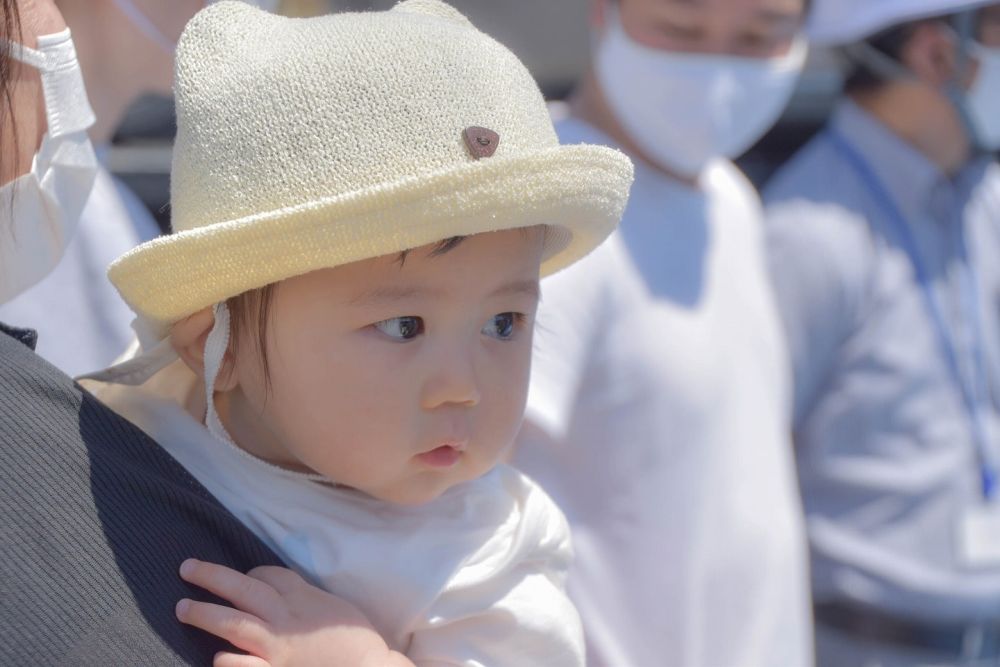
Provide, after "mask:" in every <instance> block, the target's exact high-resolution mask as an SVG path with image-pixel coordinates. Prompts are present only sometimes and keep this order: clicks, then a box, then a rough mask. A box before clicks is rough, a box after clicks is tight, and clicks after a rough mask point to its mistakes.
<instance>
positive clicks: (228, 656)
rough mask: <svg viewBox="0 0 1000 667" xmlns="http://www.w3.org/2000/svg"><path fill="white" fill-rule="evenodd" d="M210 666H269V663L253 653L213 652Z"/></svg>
mask: <svg viewBox="0 0 1000 667" xmlns="http://www.w3.org/2000/svg"><path fill="white" fill-rule="evenodd" d="M212 667H271V663H269V662H268V661H267V660H261V659H260V658H258V657H257V656H255V655H241V654H239V653H223V652H219V653H216V654H215V659H214V660H213V661H212Z"/></svg>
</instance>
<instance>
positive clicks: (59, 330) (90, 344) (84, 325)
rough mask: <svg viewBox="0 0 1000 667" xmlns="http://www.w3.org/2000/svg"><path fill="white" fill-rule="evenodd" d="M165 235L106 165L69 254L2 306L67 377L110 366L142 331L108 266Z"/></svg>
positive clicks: (1, 312)
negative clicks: (34, 333)
mask: <svg viewBox="0 0 1000 667" xmlns="http://www.w3.org/2000/svg"><path fill="white" fill-rule="evenodd" d="M157 234H159V229H158V227H157V225H156V221H155V220H153V217H152V216H151V215H150V213H149V211H148V210H146V207H145V206H144V205H143V203H142V202H141V201H139V199H138V197H136V196H135V194H134V193H133V192H132V191H131V190H129V189H128V187H127V186H125V184H124V183H122V182H121V181H119V180H118V179H116V178H115V177H114V176H112V175H111V173H110V172H109V171H108V170H107V169H105V168H104V167H103V166H102V167H100V168H99V169H98V172H97V179H96V180H95V181H94V189H93V191H91V193H90V198H89V199H88V200H87V204H86V206H84V209H83V213H82V214H81V215H80V222H79V225H78V226H77V229H76V232H75V233H74V235H73V238H72V239H71V240H70V242H69V245H68V246H67V247H66V253H65V255H64V256H63V258H62V259H61V260H60V261H59V264H58V265H56V267H55V269H53V271H52V272H51V273H49V274H48V275H47V276H46V277H45V278H44V279H43V280H42V281H41V282H39V283H38V284H37V285H34V286H33V287H31V288H30V289H29V290H27V291H26V292H23V293H22V294H19V295H18V296H17V297H16V298H14V299H12V300H11V301H8V302H7V303H5V304H2V305H0V321H3V322H7V323H9V324H12V325H15V326H22V327H31V328H32V329H36V330H37V331H38V347H37V349H36V351H37V352H38V354H39V355H41V356H42V357H44V358H45V359H46V360H47V361H49V362H51V363H52V364H53V365H55V366H57V367H58V368H60V369H61V370H62V371H63V372H65V373H66V374H67V375H70V376H75V375H80V374H82V373H84V372H87V371H94V370H97V369H99V368H104V367H106V366H108V365H110V364H111V362H112V361H114V360H115V359H116V358H117V357H118V356H119V355H121V354H122V353H123V352H124V351H125V349H126V348H127V347H128V345H129V343H130V342H131V341H132V338H133V337H134V335H135V334H134V333H133V331H132V329H131V326H130V325H131V322H132V318H133V317H134V314H133V313H132V311H131V310H130V309H129V307H128V306H127V305H125V302H124V301H123V300H122V298H121V297H120V296H119V295H118V292H117V291H116V290H115V288H114V286H113V285H112V284H111V281H110V280H108V277H107V270H108V265H109V264H111V262H112V261H113V260H115V259H117V258H118V256H119V255H121V254H123V253H125V252H126V251H128V250H131V249H132V248H134V247H135V246H137V245H138V244H140V243H142V242H144V241H148V240H150V239H152V238H154V237H156V236H157Z"/></svg>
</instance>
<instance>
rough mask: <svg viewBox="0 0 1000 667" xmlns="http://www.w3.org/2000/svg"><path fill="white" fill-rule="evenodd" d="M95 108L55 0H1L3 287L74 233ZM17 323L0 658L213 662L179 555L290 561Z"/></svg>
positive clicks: (1, 386)
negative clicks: (190, 604)
mask: <svg viewBox="0 0 1000 667" xmlns="http://www.w3.org/2000/svg"><path fill="white" fill-rule="evenodd" d="M93 121H94V114H93V112H92V111H91V107H90V105H89V103H88V100H87V94H86V91H85V88H84V84H83V78H82V74H81V71H80V66H79V64H78V61H77V57H76V51H75V49H74V46H73V41H72V39H71V37H70V31H69V30H68V29H67V28H66V23H65V21H64V20H63V18H62V16H61V14H60V12H59V10H58V8H57V7H56V5H55V4H54V2H53V1H52V0H0V303H2V302H3V301H4V300H6V299H10V298H12V297H15V296H16V295H17V294H18V293H20V292H23V291H24V290H26V289H29V288H30V286H31V285H33V284H35V283H37V282H38V281H39V280H41V279H43V278H44V277H45V275H46V274H47V273H48V272H50V271H52V270H53V268H54V267H56V265H57V264H58V262H59V261H60V259H61V257H62V255H63V252H64V250H65V247H66V244H67V242H68V240H69V239H70V238H72V236H73V234H74V231H75V228H76V226H77V223H78V218H79V216H80V212H81V210H82V209H83V208H84V205H85V202H86V201H87V197H88V196H89V194H90V188H91V187H92V185H93V182H94V178H95V175H96V172H97V169H98V163H97V158H96V156H95V154H94V151H93V148H92V146H91V143H90V140H89V138H88V135H87V129H88V128H89V127H90V126H91V124H92V123H93ZM13 324H15V323H14V322H6V323H5V322H0V590H2V594H0V664H2V665H66V664H73V665H109V664H114V665H124V664H135V665H137V664H177V663H182V662H187V663H192V664H209V662H210V661H211V659H212V656H213V655H214V654H215V653H216V652H217V651H219V650H221V649H222V648H224V647H225V646H226V645H225V644H224V643H223V642H221V641H218V640H215V639H213V638H212V637H210V636H209V635H207V634H205V633H199V632H195V631H192V630H190V629H186V628H184V627H183V626H181V625H180V624H179V623H178V622H177V621H176V620H175V618H174V604H175V603H176V602H177V600H179V599H180V598H182V597H186V596H189V595H190V594H191V593H192V592H195V591H194V590H193V589H191V588H190V587H189V586H187V585H185V584H184V583H183V582H182V581H180V579H179V578H178V577H177V575H176V572H177V568H178V566H179V565H180V563H181V562H182V561H183V560H184V559H185V558H188V557H191V556H196V557H199V558H206V559H212V558H217V559H221V560H222V561H228V562H229V563H230V564H231V566H232V567H234V568H237V569H240V570H246V569H248V568H250V567H254V566H256V565H261V564H276V563H278V562H279V561H278V560H277V558H276V557H275V556H274V555H273V554H272V553H271V552H270V551H269V550H268V549H267V548H266V547H264V546H263V545H262V544H261V543H260V542H259V541H258V540H257V539H256V538H255V537H254V536H253V535H252V533H250V532H249V531H248V530H247V529H246V528H244V527H243V525H242V524H240V523H239V522H238V521H237V520H236V519H235V518H234V517H232V516H231V515H230V514H229V513H228V512H226V511H225V510H224V509H223V508H222V506H221V505H219V503H218V502H217V501H216V500H215V499H214V498H212V497H211V496H210V495H209V494H208V492H207V491H205V490H204V489H203V488H202V487H201V486H200V485H199V484H198V483H197V482H196V481H195V480H194V479H193V478H192V477H190V475H188V474H187V473H186V472H185V471H184V470H183V469H182V468H181V467H180V466H179V465H178V464H177V463H176V461H174V460H173V459H172V458H170V456H169V455H167V454H166V453H165V452H164V451H163V450H162V449H161V448H160V447H157V446H156V445H155V443H153V442H151V441H150V440H149V438H148V437H146V436H145V435H144V434H143V433H142V432H141V431H140V430H139V429H138V428H136V427H135V426H133V425H132V424H130V423H128V422H127V421H125V420H124V419H122V418H121V417H119V416H118V415H116V414H114V413H113V412H111V411H110V410H109V409H107V408H105V407H104V406H103V405H102V404H101V403H99V402H98V401H97V400H96V399H95V398H94V397H93V396H91V395H90V394H88V393H86V392H85V391H83V390H82V389H81V388H80V387H79V386H78V385H76V384H74V383H73V382H72V380H70V378H69V377H67V376H66V375H65V374H63V373H62V372H60V371H59V370H57V369H56V368H55V367H53V366H52V365H50V364H48V363H47V362H46V361H44V360H43V359H41V358H40V357H38V356H37V355H36V354H34V353H33V352H32V347H33V346H34V343H35V340H36V338H37V335H36V333H35V332H34V331H30V330H27V329H19V328H15V327H14V326H13ZM18 324H23V325H30V324H31V322H18ZM63 333H65V332H63ZM197 554H201V555H200V556H198V555H197Z"/></svg>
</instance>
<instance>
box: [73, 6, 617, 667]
mask: <svg viewBox="0 0 1000 667" xmlns="http://www.w3.org/2000/svg"><path fill="white" fill-rule="evenodd" d="M176 89H177V112H178V135H177V143H176V147H175V153H174V164H173V169H172V193H171V199H172V216H173V227H174V233H173V234H172V235H170V236H166V237H163V238H160V239H157V240H155V241H152V242H150V243H147V244H145V245H143V246H140V247H139V248H137V249H135V250H133V251H132V252H130V253H128V254H126V255H124V256H123V257H121V258H120V259H119V260H118V261H116V262H115V263H114V264H113V265H112V267H111V270H110V273H109V275H110V278H111V280H112V282H114V284H115V286H116V287H117V288H118V290H119V291H120V292H121V294H122V295H123V297H124V298H125V300H126V301H127V302H128V303H129V305H130V306H131V307H132V308H133V309H134V310H135V311H136V313H137V314H138V318H137V325H138V326H137V330H138V331H139V332H140V340H141V342H142V346H141V348H140V349H138V350H136V351H135V352H134V353H133V355H132V357H131V358H130V359H129V360H127V361H125V362H123V363H121V364H119V365H118V366H115V367H113V368H111V369H108V370H106V371H103V372H101V373H98V374H95V375H93V376H91V377H92V379H94V380H96V381H98V383H99V384H98V388H97V393H98V395H99V396H100V397H101V398H102V400H104V401H105V402H106V403H107V404H109V405H110V406H111V407H113V408H114V409H116V410H117V411H119V412H120V413H122V414H123V415H125V416H126V417H128V418H130V419H131V420H132V421H133V422H135V423H136V424H138V425H139V426H140V427H141V428H143V429H144V430H145V431H147V432H148V433H149V434H150V435H151V436H152V437H153V438H154V439H155V440H156V441H157V442H158V443H159V445H160V446H162V447H164V448H165V449H166V450H167V451H168V452H169V453H170V454H171V455H172V456H173V457H174V458H176V459H177V461H178V462H179V463H180V464H181V465H182V466H183V467H184V468H186V469H187V470H188V471H190V472H191V474H192V475H193V476H194V477H195V478H196V479H198V480H199V481H200V482H201V483H202V484H203V485H204V487H205V488H206V489H207V490H208V491H209V492H211V494H212V495H213V496H215V498H217V499H218V500H219V501H220V502H221V503H222V504H223V505H224V506H225V507H226V508H227V509H229V510H230V511H231V512H232V513H233V514H234V515H235V516H236V517H238V518H239V519H240V520H241V521H242V522H243V523H245V524H246V525H247V526H248V527H249V528H250V529H251V530H253V531H254V532H255V533H256V534H257V535H258V536H259V537H260V538H261V539H262V540H263V541H264V542H265V543H266V544H267V545H268V546H270V547H271V548H272V549H273V550H274V551H275V552H276V553H277V554H278V555H279V556H281V558H282V559H283V560H284V562H285V563H287V564H288V565H289V566H290V567H291V568H292V569H293V570H294V571H295V572H297V573H298V574H297V575H296V574H293V573H291V572H288V571H284V570H280V569H278V570H276V569H274V568H266V569H264V570H262V571H260V572H257V571H253V572H251V573H250V576H248V575H244V574H241V573H236V572H233V571H231V570H227V569H225V568H222V567H220V566H215V565H212V564H208V563H201V562H197V561H189V562H186V563H185V567H184V569H183V574H184V576H185V578H186V579H188V580H189V581H192V582H194V583H198V584H200V585H202V586H204V587H206V588H208V589H210V590H212V591H213V592H216V593H218V594H219V595H221V596H222V597H224V598H226V599H228V600H229V601H230V602H232V603H233V604H234V605H235V606H236V607H237V608H236V609H233V608H228V607H221V606H217V605H211V604H207V603H201V602H194V601H182V603H181V604H180V605H179V607H178V613H179V616H180V617H181V618H182V620H184V621H186V622H189V623H191V624H193V625H197V626H199V627H201V628H203V629H207V630H209V631H211V632H213V633H215V634H218V635H219V636H222V637H223V638H225V639H228V640H230V641H231V642H233V643H234V644H236V645H237V646H239V647H240V648H243V649H244V650H246V651H248V652H249V653H250V654H252V656H256V657H254V658H252V659H254V660H256V659H263V660H265V661H272V662H277V660H276V659H275V656H274V655H268V653H269V652H270V653H272V654H273V652H274V650H275V649H274V646H276V644H275V643H274V641H273V640H274V637H275V635H276V634H281V633H282V632H283V630H282V628H284V629H285V630H286V631H284V632H285V634H284V635H283V639H282V640H281V641H282V642H284V643H283V644H282V645H283V646H289V645H291V646H293V648H295V649H296V650H297V651H298V652H297V653H296V652H293V654H294V655H296V656H299V657H298V658H297V659H299V660H304V658H302V657H301V656H305V655H309V652H308V651H309V650H310V649H311V648H313V647H315V646H316V645H314V644H309V640H307V639H306V637H307V635H308V636H313V635H310V634H309V633H310V632H313V631H315V632H318V633H320V634H322V632H323V631H324V630H328V631H330V632H333V633H334V634H336V632H335V631H336V629H337V628H338V627H341V626H342V625H343V624H344V623H345V621H344V617H341V616H337V614H335V613H333V612H330V609H336V608H337V607H336V605H337V604H338V600H340V601H343V604H344V605H345V608H349V609H350V610H351V611H350V613H348V617H349V618H355V619H356V620H357V624H358V625H359V626H364V627H371V628H373V629H374V630H375V631H377V633H378V634H379V635H381V637H382V638H384V641H385V645H386V646H387V648H388V649H389V650H390V651H391V655H392V656H393V659H398V661H399V664H410V663H413V664H417V665H489V666H491V667H496V666H503V665H509V666H511V667H522V666H526V665H546V666H547V667H552V666H558V665H580V664H582V662H583V640H582V636H581V629H580V625H579V620H578V618H577V616H576V612H575V610H574V609H573V606H572V604H571V603H570V602H569V599H568V597H567V596H566V595H565V592H564V579H565V574H566V571H567V566H568V562H569V559H570V556H571V553H570V545H569V534H568V529H567V527H566V523H565V520H564V518H563V517H562V515H561V514H560V512H559V510H558V509H557V508H556V507H555V506H554V505H553V504H552V502H551V501H550V500H549V498H548V497H547V496H546V495H545V494H544V493H543V492H542V491H541V490H540V489H539V488H538V487H537V486H536V485H535V484H534V483H532V482H531V481H530V480H529V479H527V478H525V477H524V476H523V475H521V474H520V473H518V472H517V471H516V470H514V469H512V468H510V467H508V466H506V465H503V464H501V463H500V461H501V460H502V458H503V457H504V455H505V450H506V448H507V447H508V446H509V445H510V443H511V442H512V441H513V438H514V435H515V433H516V431H517V429H518V426H519V423H520V419H521V415H522V411H523V408H524V402H525V395H526V390H527V381H528V374H529V361H530V356H531V344H532V319H533V315H534V312H535V309H536V306H537V302H538V280H539V277H540V276H541V275H545V274H548V273H551V272H553V271H555V270H557V269H559V268H562V267H564V266H566V265H568V264H570V263H572V262H574V261H575V260H577V259H579V258H580V257H582V256H584V255H585V254H586V253H588V252H590V251H591V250H592V249H593V248H594V247H596V246H597V245H598V244H599V243H601V241H602V240H603V239H604V238H605V237H606V236H607V235H608V234H609V233H610V232H611V231H612V230H613V229H614V227H615V225H616V224H617V221H618V219H619V217H620V215H621V212H622V209H623V207H624V204H625V200H626V197H627V192H628V188H629V184H630V182H631V175H632V170H631V164H630V163H629V161H628V160H627V158H625V157H624V156H622V155H621V154H619V153H617V152H616V151H613V150H611V149H607V148H601V147H594V146H572V147H561V146H559V145H558V141H557V139H556V136H555V133H554V132H553V129H552V126H551V123H550V121H549V118H548V114H547V110H546V106H545V103H544V100H543V99H542V96H541V94H540V93H539V91H538V88H537V86H536V84H535V83H534V81H533V80H532V78H531V76H530V74H529V73H528V72H527V70H526V69H525V68H524V66H523V65H522V64H521V63H520V62H519V61H518V60H517V58H516V57H515V56H514V55H513V54H511V53H510V52H509V51H508V50H506V49H505V48H504V47H502V46H501V45H500V44H498V43H497V42H495V41H493V40H492V39H490V38H489V37H487V36H486V35H484V34H483V33H481V32H479V31H478V30H476V29H475V28H474V27H473V26H472V25H471V24H470V23H469V22H468V21H467V20H466V19H465V18H464V17H463V16H462V15H461V14H459V13H458V12H457V11H455V10H454V9H453V8H451V7H450V6H448V5H446V4H444V3H442V2H439V1H437V0H407V1H406V2H402V3H400V4H399V5H397V6H396V7H395V8H394V9H392V10H391V11H388V12H377V13H374V12H373V13H356V14H339V15H332V16H326V17H321V18H313V19H288V18H283V17H278V16H274V15H271V14H268V13H265V12H262V11H260V10H258V9H255V8H253V7H250V6H247V5H245V4H243V3H239V2H222V3H218V4H215V5H212V6H210V7H209V8H207V9H205V10H203V11H202V12H201V13H199V14H198V15H197V16H196V17H195V18H194V19H193V20H192V21H191V23H190V24H189V25H188V27H187V29H186V30H185V32H184V35H183V37H182V38H181V41H180V44H179V47H178V52H177V72H176ZM192 555H196V554H192ZM299 575H301V578H304V580H305V581H308V582H311V584H314V585H315V586H317V587H319V588H321V589H323V590H325V591H329V592H330V593H333V594H335V595H336V596H337V598H333V597H332V596H326V594H325V593H321V592H320V591H319V590H316V589H313V588H312V587H311V586H307V585H306V584H305V583H304V582H303V580H302V579H301V578H299ZM293 589H294V591H293ZM293 593H294V594H293ZM324 596H326V597H324ZM279 601H280V604H279ZM276 605H277V606H276ZM280 605H284V606H281V608H280V609H279V608H278V607H279V606H280ZM331 605H332V606H331ZM351 605H353V606H351ZM355 608H356V609H355ZM282 610H285V611H282ZM324 610H325V611H324ZM356 610H360V612H359V613H357V614H356V615H355V616H351V614H354V612H355V611H356ZM286 611H287V614H286ZM282 614H285V616H282ZM274 616H281V617H282V618H284V619H285V621H287V620H288V618H291V617H293V616H294V617H295V618H299V619H304V623H305V624H306V625H307V626H309V628H308V629H309V632H307V631H306V629H304V628H303V627H302V626H301V625H298V626H294V627H290V626H289V624H288V623H284V624H283V623H280V622H278V620H280V619H277V620H276V619H275V618H273V617H274ZM368 624H370V626H369V625H368ZM292 625H294V624H292ZM314 634H315V633H314ZM268 638H270V639H268ZM307 644H308V645H307ZM317 650H318V651H320V652H322V651H328V652H329V651H332V650H333V649H331V648H330V645H327V646H326V648H322V649H317ZM313 655H314V657H315V654H313ZM328 655H332V653H328ZM244 659H247V660H249V659H251V658H250V657H249V656H236V655H235V654H224V655H222V656H220V658H219V659H218V660H217V664H233V665H236V664H248V665H249V664H254V665H257V664H266V662H240V660H244ZM227 660H232V661H233V662H226V661H227ZM359 664H360V659H359ZM393 664H396V663H393Z"/></svg>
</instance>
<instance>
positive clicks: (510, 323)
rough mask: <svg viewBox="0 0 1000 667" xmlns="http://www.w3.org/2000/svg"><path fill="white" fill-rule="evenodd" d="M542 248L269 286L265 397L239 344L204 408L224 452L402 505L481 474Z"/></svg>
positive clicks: (537, 241) (476, 243) (521, 357)
mask: <svg viewBox="0 0 1000 667" xmlns="http://www.w3.org/2000/svg"><path fill="white" fill-rule="evenodd" d="M542 245H543V233H542V231H541V229H539V228H532V229H528V230H511V231H503V232H495V233H489V234H480V235H476V236H471V237H468V238H466V239H464V240H463V241H461V242H460V243H459V244H458V245H457V246H455V247H453V248H451V249H449V250H447V251H446V252H437V253H435V251H434V250H435V249H434V247H433V246H427V247H423V248H418V249H416V250H414V251H412V252H410V253H409V254H408V255H407V256H406V257H405V260H403V261H400V258H399V256H397V255H393V256H386V257H379V258H376V259H371V260H365V261H361V262H357V263H354V264H349V265H346V266H342V267H337V268H334V269H326V270H322V271H316V272H313V273H310V274H306V275H303V276H299V277H296V278H292V279H290V280H286V281H284V282H282V283H280V284H279V285H278V287H277V289H276V290H275V291H274V300H273V302H272V305H271V323H270V327H269V329H268V336H267V351H268V367H269V369H270V388H269V389H268V388H267V387H266V384H265V377H264V373H263V369H262V366H261V364H260V359H259V357H256V356H255V354H256V353H255V352H254V351H255V350H256V348H257V346H256V345H246V346H243V347H242V348H241V352H240V354H239V355H238V358H237V359H236V361H235V373H236V378H237V382H238V385H237V387H236V388H235V389H233V390H231V391H228V392H226V393H225V394H224V395H223V396H220V399H219V401H218V404H219V410H220V414H221V415H222V419H223V422H224V423H225V425H226V427H227V429H228V430H229V432H230V434H231V435H232V437H233V439H234V440H235V441H236V442H237V443H239V444H240V445H241V446H242V447H244V448H246V449H247V450H248V451H250V452H252V453H254V454H256V455H258V456H261V457H263V458H265V459H268V460H270V461H273V462H275V463H278V464H280V465H285V466H288V467H293V468H297V469H307V470H312V471H316V472H319V473H322V474H323V475H326V476H327V477H329V478H330V479H332V480H334V481H336V482H339V483H342V484H345V485H347V486H350V487H354V488H356V489H358V490H360V491H363V492H365V493H367V494H369V495H372V496H375V497H377V498H381V499H383V500H388V501H391V502H396V503H403V504H418V503H423V502H427V501H429V500H432V499H433V498H435V497H437V496H438V495H440V494H441V493H442V492H443V491H445V490H446V489H448V488H449V487H451V486H453V485H455V484H457V483H459V482H464V481H467V480H471V479H474V478H476V477H478V476H480V475H482V474H483V473H485V472H487V471H488V470H489V469H490V468H491V467H492V466H494V465H495V464H496V463H497V461H498V460H499V459H500V457H501V456H502V454H503V453H504V450H505V448H507V447H508V446H509V445H510V443H511V442H512V441H513V439H514V436H515V434H516V432H517V429H518V426H519V424H520V421H521V417H522V413H523V410H524V403H525V398H526V394H527V386H528V374H529V370H530V360H531V345H532V323H533V320H534V315H535V309H536V307H537V305H538V272H539V265H540V262H541V258H542Z"/></svg>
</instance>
